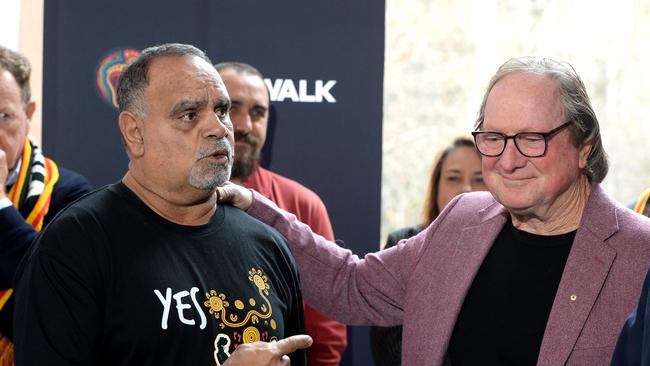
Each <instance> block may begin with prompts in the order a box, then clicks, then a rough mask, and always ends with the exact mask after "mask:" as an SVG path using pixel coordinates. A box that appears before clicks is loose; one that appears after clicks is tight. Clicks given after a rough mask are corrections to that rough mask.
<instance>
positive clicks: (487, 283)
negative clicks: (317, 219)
mask: <svg viewBox="0 0 650 366" xmlns="http://www.w3.org/2000/svg"><path fill="white" fill-rule="evenodd" d="M473 134H474V138H475V140H476V145H477V147H478V150H479V152H480V153H481V154H482V165H483V178H484V180H485V183H486V185H487V187H488V189H489V192H483V193H480V192H476V193H467V194H463V195H460V196H458V197H457V198H456V199H454V200H453V201H452V202H451V203H450V204H449V205H448V206H447V207H446V208H445V209H444V210H443V212H442V213H441V214H440V215H439V216H438V218H437V219H436V220H435V221H434V222H433V223H432V224H431V225H430V226H429V227H428V228H427V229H426V230H424V231H423V232H421V233H420V234H419V235H417V236H415V237H413V238H410V239H408V240H405V241H402V242H401V243H400V244H398V245H397V246H396V247H393V248H390V249H388V250H384V251H381V252H378V253H376V254H369V255H367V256H366V257H365V258H364V259H359V258H358V257H356V256H355V255H353V254H352V253H351V252H350V251H349V250H345V249H342V248H339V247H338V246H337V245H335V244H332V243H329V242H327V241H326V240H324V239H323V238H322V237H319V236H315V235H312V234H311V233H310V232H309V228H308V227H307V226H305V225H303V224H301V223H300V222H298V221H296V219H295V218H294V217H293V216H291V215H289V214H287V213H284V212H282V211H280V210H278V209H277V208H276V207H275V206H274V205H273V204H272V203H270V202H269V201H268V200H266V199H264V198H263V197H261V196H260V195H258V194H257V193H252V194H251V192H250V191H247V190H244V189H243V188H241V187H238V186H227V187H224V188H221V191H220V194H221V196H222V199H224V200H232V201H233V202H234V203H235V204H236V205H238V206H239V207H242V208H247V209H248V213H249V214H250V215H253V216H255V217H257V218H259V219H260V220H262V221H264V222H266V223H269V224H272V225H273V226H274V227H275V228H276V229H277V230H279V231H280V232H281V233H282V234H283V235H284V236H285V237H286V238H287V239H288V241H289V242H290V244H291V247H292V252H293V254H294V255H295V256H296V259H297V263H298V268H299V271H300V274H301V282H302V285H301V287H302V290H303V294H304V296H305V299H306V300H307V301H308V302H309V303H310V304H312V305H314V306H315V307H316V308H317V309H319V310H321V311H322V312H324V313H325V314H327V315H328V316H330V317H332V318H333V319H337V320H340V321H342V322H345V323H348V324H373V325H383V326H389V325H396V324H403V325H404V333H403V354H402V364H404V365H443V364H450V363H451V364H452V365H454V366H463V365H609V362H610V359H611V357H612V351H613V348H614V345H615V342H616V338H617V335H618V332H619V331H620V329H621V326H622V324H623V322H624V321H625V318H626V315H627V314H628V313H629V312H630V311H631V310H632V308H633V307H634V305H635V300H636V298H637V297H638V294H639V290H640V287H641V284H642V280H643V275H644V273H645V270H646V268H647V267H648V263H649V262H650V221H648V219H646V218H644V217H642V216H639V215H637V214H635V213H633V212H632V211H630V210H629V209H627V208H625V207H623V206H621V205H619V204H618V203H616V202H615V201H614V200H613V199H612V198H611V197H609V196H608V195H607V194H606V193H605V191H604V190H603V189H602V188H601V186H600V182H601V181H602V180H603V179H604V178H605V176H606V174H607V170H608V166H607V159H606V155H605V151H604V149H603V146H602V142H601V137H600V127H599V124H598V120H597V118H596V115H595V113H594V111H593V109H592V107H591V103H590V101H589V97H588V96H587V92H586V90H585V87H584V84H583V83H582V81H581V80H580V77H579V76H578V75H577V74H576V72H575V70H574V69H573V68H572V67H571V66H570V65H569V64H568V63H565V62H558V61H554V60H550V59H544V58H536V57H523V58H517V59H511V60H509V61H508V62H506V63H505V64H504V65H502V66H501V67H500V68H499V70H498V71H497V73H496V74H495V75H494V76H493V78H492V80H491V81H490V84H489V85H488V88H487V92H486V94H485V96H484V99H483V103H482V105H481V108H480V111H479V116H478V119H477V121H476V128H475V132H474V133H473ZM251 204H252V205H251ZM249 206H250V207H249ZM342 239H345V238H342Z"/></svg>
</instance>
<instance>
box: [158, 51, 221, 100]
mask: <svg viewBox="0 0 650 366" xmlns="http://www.w3.org/2000/svg"><path fill="white" fill-rule="evenodd" d="M147 76H148V80H149V85H148V87H147V89H149V90H152V91H155V92H158V93H164V94H176V93H178V92H191V91H199V90H213V91H215V92H217V94H219V96H226V97H227V95H228V94H227V91H226V87H225V86H224V84H223V80H222V79H221V77H220V76H219V73H218V72H217V70H216V69H215V68H214V66H212V65H211V64H210V63H208V62H206V61H205V60H203V59H202V58H200V57H197V56H181V57H176V56H167V57H161V58H159V59H156V60H154V61H152V63H151V65H150V67H149V71H148V75H147Z"/></svg>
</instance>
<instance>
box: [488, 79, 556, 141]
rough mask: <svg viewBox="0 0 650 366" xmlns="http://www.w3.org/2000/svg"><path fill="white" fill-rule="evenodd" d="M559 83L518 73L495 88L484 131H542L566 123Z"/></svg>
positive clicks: (489, 104) (497, 83)
mask: <svg viewBox="0 0 650 366" xmlns="http://www.w3.org/2000/svg"><path fill="white" fill-rule="evenodd" d="M564 114H565V113H564V106H563V104H562V97H561V94H560V91H559V87H558V84H557V81H556V80H554V79H552V78H550V77H548V76H543V75H537V74H531V73H516V74H511V75H508V76H505V77H504V78H503V79H501V80H499V81H498V82H496V84H494V86H493V87H492V89H491V90H490V92H489V94H488V97H487V102H486V105H485V115H484V121H483V127H484V128H495V129H498V128H501V127H503V128H509V129H515V128H516V127H517V126H519V127H521V128H522V129H532V130H535V129H537V130H540V129H542V130H543V129H544V128H548V127H551V126H555V125H557V124H558V123H564V122H565V121H564Z"/></svg>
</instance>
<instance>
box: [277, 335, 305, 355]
mask: <svg viewBox="0 0 650 366" xmlns="http://www.w3.org/2000/svg"><path fill="white" fill-rule="evenodd" d="M312 343H314V340H313V339H311V337H310V336H308V335H305V334H300V335H295V336H291V337H288V338H285V339H281V340H279V341H278V342H277V343H276V344H275V347H276V348H277V349H278V351H280V352H281V353H282V354H283V355H286V354H289V353H291V352H293V351H295V350H297V349H304V348H307V347H309V346H311V345H312Z"/></svg>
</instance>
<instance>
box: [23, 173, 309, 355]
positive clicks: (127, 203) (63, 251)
mask: <svg viewBox="0 0 650 366" xmlns="http://www.w3.org/2000/svg"><path fill="white" fill-rule="evenodd" d="M19 276H20V277H19V278H20V279H19V281H18V286H17V289H16V309H17V311H16V321H15V347H16V348H15V349H16V361H17V362H19V363H20V364H21V365H42V364H57V365H68V364H75V365H156V366H159V365H220V364H223V362H224V361H225V360H226V359H227V357H228V355H229V354H231V353H232V352H234V350H235V348H236V346H237V345H239V344H242V343H248V342H253V341H256V340H262V341H271V340H279V339H282V338H285V337H287V336H290V335H294V334H300V333H303V328H304V326H303V308H302V298H301V294H300V290H299V284H298V276H297V271H296V266H295V263H294V260H293V257H292V256H291V254H290V252H289V249H288V246H287V244H286V242H285V240H284V238H283V237H282V236H281V235H280V234H278V233H277V232H275V231H274V230H273V229H271V228H269V227H268V226H266V225H264V224H262V223H261V222H259V221H257V220H255V219H253V218H251V217H249V216H248V215H246V214H245V213H244V212H242V211H240V210H239V209H236V208H233V207H231V206H225V205H220V206H218V208H217V211H216V213H215V214H214V216H213V217H212V218H211V220H210V222H209V223H208V224H206V225H201V226H182V225H178V224H175V223H172V222H170V221H167V220H165V219H164V218H162V217H161V216H159V215H157V214H156V213H154V212H153V211H152V210H151V209H149V208H148V207H147V206H146V205H144V203H143V202H142V201H140V200H139V199H138V198H137V197H136V196H135V195H134V194H133V193H132V192H131V191H130V190H129V189H128V188H126V186H124V185H123V184H121V183H118V184H115V185H111V186H108V187H106V188H103V189H101V190H99V191H96V192H94V193H92V194H90V195H88V196H87V197H85V198H84V199H82V200H80V201H78V202H77V203H75V204H73V205H72V206H70V207H69V208H68V209H67V210H65V211H63V213H62V214H60V215H59V216H58V217H57V218H56V219H55V221H53V222H52V223H51V224H50V226H48V227H47V229H46V230H45V231H44V233H43V235H42V236H41V238H40V239H39V240H38V242H37V244H36V247H35V249H34V252H33V254H32V255H31V257H30V259H29V261H28V262H27V264H26V265H25V268H24V271H21V272H20V273H19ZM291 359H292V362H291V364H292V365H304V364H306V358H305V353H304V351H299V352H295V353H294V354H292V355H291Z"/></svg>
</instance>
